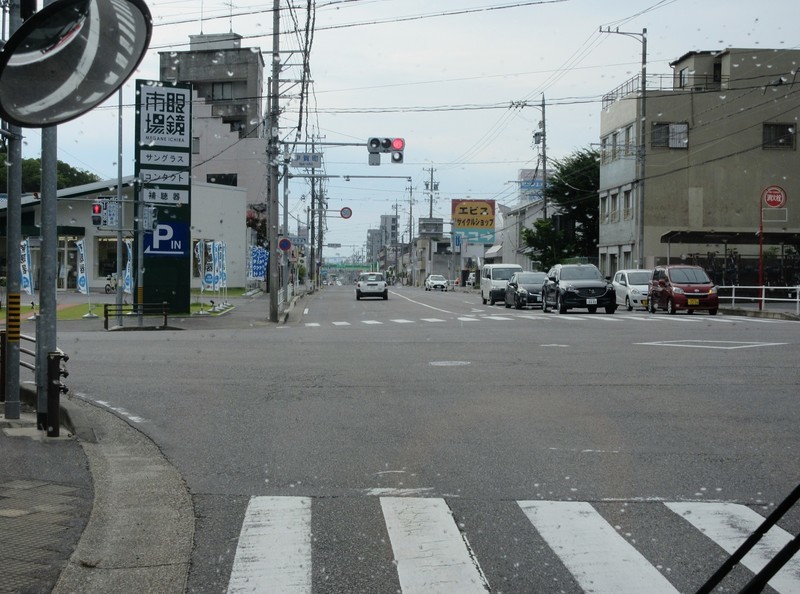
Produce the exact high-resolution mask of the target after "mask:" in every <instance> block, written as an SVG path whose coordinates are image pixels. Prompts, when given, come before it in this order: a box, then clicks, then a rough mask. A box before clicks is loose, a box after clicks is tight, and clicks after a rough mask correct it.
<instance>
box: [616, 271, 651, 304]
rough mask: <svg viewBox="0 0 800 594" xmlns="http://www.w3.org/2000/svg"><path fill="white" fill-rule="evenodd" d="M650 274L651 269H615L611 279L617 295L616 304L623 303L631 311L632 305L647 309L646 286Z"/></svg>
mask: <svg viewBox="0 0 800 594" xmlns="http://www.w3.org/2000/svg"><path fill="white" fill-rule="evenodd" d="M652 276H653V271H652V270H642V269H638V268H637V269H631V270H617V272H616V274H615V275H614V280H613V281H611V284H613V285H614V292H615V293H616V295H617V305H624V306H625V309H627V310H628V311H633V308H634V307H643V308H645V309H647V287H648V285H649V284H650V278H651V277H652Z"/></svg>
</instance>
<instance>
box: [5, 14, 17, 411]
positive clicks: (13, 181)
mask: <svg viewBox="0 0 800 594" xmlns="http://www.w3.org/2000/svg"><path fill="white" fill-rule="evenodd" d="M21 24H22V17H21V15H20V5H19V2H12V3H11V7H10V16H9V37H10V34H13V33H14V32H15V31H16V30H17V29H19V27H20V25H21ZM4 132H7V135H6V134H4V135H3V136H7V138H8V159H7V162H8V206H7V207H6V260H7V262H8V266H7V268H8V270H7V272H6V329H7V331H6V368H5V370H4V371H5V382H6V386H5V387H6V401H5V417H6V419H19V415H20V399H19V341H20V276H21V275H20V271H19V253H20V242H21V241H22V227H21V225H22V129H21V128H20V127H19V126H15V125H9V126H8V128H7V129H6V130H4Z"/></svg>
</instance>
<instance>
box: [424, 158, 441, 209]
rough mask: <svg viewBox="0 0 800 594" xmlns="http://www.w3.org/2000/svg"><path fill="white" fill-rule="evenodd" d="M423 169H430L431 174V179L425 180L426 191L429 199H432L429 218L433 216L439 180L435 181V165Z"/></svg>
mask: <svg viewBox="0 0 800 594" xmlns="http://www.w3.org/2000/svg"><path fill="white" fill-rule="evenodd" d="M423 171H429V172H430V174H431V181H430V182H425V191H426V192H427V193H428V199H429V200H430V207H429V209H428V218H429V219H432V218H433V193H434V192H438V191H439V182H435V181H433V172H434V171H436V170H435V169H434V168H433V167H431V168H430V169H423Z"/></svg>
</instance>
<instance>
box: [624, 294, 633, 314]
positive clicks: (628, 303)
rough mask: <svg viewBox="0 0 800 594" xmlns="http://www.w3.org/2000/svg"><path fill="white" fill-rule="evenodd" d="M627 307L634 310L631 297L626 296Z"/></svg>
mask: <svg viewBox="0 0 800 594" xmlns="http://www.w3.org/2000/svg"><path fill="white" fill-rule="evenodd" d="M625 309H627V310H628V311H633V306H632V305H631V298H630V297H625Z"/></svg>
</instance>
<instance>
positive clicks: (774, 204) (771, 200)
mask: <svg viewBox="0 0 800 594" xmlns="http://www.w3.org/2000/svg"><path fill="white" fill-rule="evenodd" d="M761 198H762V200H764V204H766V205H767V206H769V207H770V208H783V207H784V206H786V190H784V189H783V188H781V187H780V186H769V187H768V188H765V189H764V191H763V192H762V193H761Z"/></svg>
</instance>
